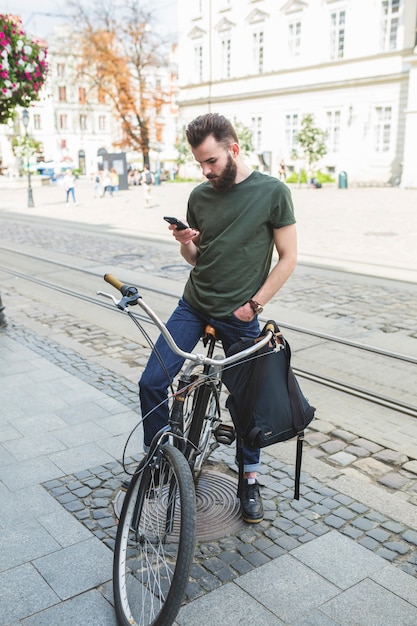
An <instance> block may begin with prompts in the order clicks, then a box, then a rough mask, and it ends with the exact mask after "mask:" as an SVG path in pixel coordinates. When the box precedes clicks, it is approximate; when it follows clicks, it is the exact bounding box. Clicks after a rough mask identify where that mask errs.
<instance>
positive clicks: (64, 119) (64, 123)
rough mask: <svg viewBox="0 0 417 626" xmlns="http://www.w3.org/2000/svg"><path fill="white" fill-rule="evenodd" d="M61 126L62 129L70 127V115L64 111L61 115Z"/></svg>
mask: <svg viewBox="0 0 417 626" xmlns="http://www.w3.org/2000/svg"><path fill="white" fill-rule="evenodd" d="M59 128H60V129H61V130H67V129H68V115H65V114H64V113H62V114H61V115H60V116H59Z"/></svg>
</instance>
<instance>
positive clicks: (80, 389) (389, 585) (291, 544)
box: [0, 181, 417, 626]
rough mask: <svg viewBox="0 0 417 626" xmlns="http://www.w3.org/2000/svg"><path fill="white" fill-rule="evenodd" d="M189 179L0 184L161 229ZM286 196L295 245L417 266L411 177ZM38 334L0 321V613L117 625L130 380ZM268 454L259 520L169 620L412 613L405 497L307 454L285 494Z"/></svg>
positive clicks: (46, 208) (141, 228)
mask: <svg viewBox="0 0 417 626" xmlns="http://www.w3.org/2000/svg"><path fill="white" fill-rule="evenodd" d="M191 188H192V185H191V184H188V183H185V184H178V185H177V184H175V185H170V184H163V185H161V186H160V187H157V188H154V196H155V202H156V203H157V204H156V205H155V206H154V207H153V208H150V209H146V208H145V207H144V198H143V193H142V190H141V189H140V188H139V189H130V190H129V191H126V192H121V193H120V196H119V197H117V198H104V199H99V198H96V199H94V198H92V197H91V196H92V185H90V183H88V182H86V181H80V182H79V185H78V188H77V195H78V198H77V199H78V205H77V206H75V207H74V206H72V205H66V204H65V203H64V202H63V197H64V194H63V190H62V188H49V187H47V188H35V189H34V199H35V204H36V206H35V208H33V209H27V208H25V207H26V198H27V195H26V193H27V192H26V189H25V188H22V189H19V190H14V191H10V190H4V189H0V212H3V213H6V214H9V213H10V214H11V215H13V214H14V213H21V214H25V215H28V218H29V219H30V216H31V215H34V214H35V215H37V216H38V215H39V216H43V217H45V218H48V219H57V218H59V220H68V221H73V220H76V221H78V222H80V223H82V224H83V225H84V226H85V228H86V229H91V228H94V225H98V224H100V225H105V226H106V227H107V228H108V231H109V232H111V233H118V232H120V233H124V234H125V233H127V234H129V235H131V236H134V237H136V236H147V237H151V238H152V237H155V238H166V239H168V238H170V237H171V235H170V233H169V231H168V230H167V226H166V224H165V223H164V222H163V220H162V217H163V215H166V214H172V215H175V216H177V217H179V218H181V217H184V216H185V206H186V198H187V196H188V193H189V191H190V189H191ZM293 196H294V201H295V206H296V213H297V219H298V231H299V240H300V250H301V260H303V259H305V260H309V261H313V262H315V263H317V264H323V265H324V266H327V267H344V268H346V269H351V270H352V271H358V272H361V273H362V272H363V273H371V274H375V275H378V276H379V275H381V276H389V277H392V278H398V279H400V280H410V281H412V282H417V255H416V252H415V250H416V239H417V211H416V206H417V191H412V190H406V191H405V190H401V189H391V188H388V189H349V190H338V189H331V188H328V189H321V190H310V189H295V190H294V192H293ZM22 207H23V208H22ZM6 316H7V310H6ZM41 339H42V338H40V337H39V336H37V335H36V334H34V333H31V332H28V331H27V329H25V328H16V329H13V332H12V330H11V328H10V327H9V328H6V329H3V330H0V375H1V379H2V385H1V387H0V406H1V407H2V410H1V413H0V497H1V500H2V503H3V508H2V518H1V521H0V528H1V531H2V532H1V538H0V555H1V556H0V593H1V597H2V603H1V606H0V626H2V625H3V626H18V625H21V626H22V625H24V626H46V625H48V626H51V625H52V626H55V625H58V624H59V625H60V626H90V625H91V626H115V624H116V619H115V616H114V611H113V607H112V604H111V603H112V591H111V576H112V573H111V567H112V551H111V549H109V548H110V547H111V541H107V539H106V538H108V537H110V539H111V537H112V533H114V520H112V519H110V518H111V516H110V509H111V505H110V506H109V502H111V494H112V493H113V492H114V490H115V489H116V488H117V486H118V485H119V484H120V477H121V475H122V468H121V466H120V463H119V459H120V456H121V450H122V449H123V445H124V442H125V440H126V436H127V434H128V433H129V432H130V430H131V428H132V427H133V425H134V424H136V422H137V413H136V410H135V404H134V400H133V398H135V399H136V393H137V388H136V386H135V385H131V386H129V385H127V383H126V388H125V389H124V390H123V392H121V391H119V390H118V386H120V381H119V382H118V379H117V377H114V378H112V376H111V374H110V373H109V372H108V371H107V370H104V369H101V368H99V367H98V366H97V365H94V364H93V363H92V362H90V361H88V360H87V359H84V358H82V357H80V356H79V355H78V354H75V353H72V352H71V351H70V350H69V349H65V348H63V347H62V346H61V347H60V348H59V347H58V346H57V344H55V343H54V341H53V338H51V339H44V340H43V341H42V340H41ZM109 380H110V383H109ZM96 381H103V382H102V384H101V385H100V384H99V383H98V382H96ZM126 390H127V391H126ZM129 394H130V396H131V397H132V401H131V402H127V401H126V396H127V395H129ZM222 454H223V453H222ZM230 454H231V453H230ZM265 456H266V464H265V466H266V467H265V474H264V475H263V476H262V481H263V483H264V485H265V486H264V487H263V491H262V493H263V496H264V498H265V506H266V520H265V524H264V527H263V528H264V530H263V531H261V530H259V529H258V528H251V527H248V526H245V527H244V528H243V529H242V530H240V531H239V532H238V533H237V534H236V536H233V537H229V538H227V540H225V542H224V544H222V545H221V546H220V548H221V549H219V547H218V545H217V544H216V545H214V543H210V542H209V543H208V544H207V546H206V547H207V553H206V557H205V558H204V559H203V560H202V562H205V563H207V567H210V568H211V570H210V571H211V572H212V576H211V575H210V573H208V570H207V569H206V570H204V571H201V570H200V569H199V568H198V566H196V568H195V571H194V577H195V580H196V581H198V582H199V584H200V589H201V588H203V589H204V590H205V593H204V595H200V596H199V597H195V599H192V600H191V601H190V602H189V603H188V604H187V605H186V606H184V607H183V608H182V609H181V611H180V613H179V616H178V619H177V624H178V625H179V626H195V625H198V624H200V623H202V622H203V621H205V620H207V619H209V620H210V624H211V626H236V624H247V623H250V624H254V625H255V626H269V625H275V624H291V625H294V626H295V625H296V626H301V625H305V626H307V624H308V625H313V624H314V625H316V626H319V625H320V626H333V625H343V626H351V625H352V624H357V625H359V626H371V625H372V626H373V625H375V626H380V625H381V624H393V625H394V624H395V626H402V625H410V626H411V625H413V626H414V625H415V624H417V577H416V572H417V569H416V566H417V555H416V547H417V516H416V514H415V506H413V505H411V504H409V503H408V502H404V500H403V499H402V496H401V492H398V493H389V492H388V491H386V490H384V489H383V488H381V487H378V486H375V485H373V484H371V483H370V482H368V481H367V479H366V478H362V479H358V478H357V477H356V476H355V475H354V473H353V472H351V471H350V470H349V469H345V470H343V468H341V469H336V468H331V467H329V466H326V465H325V464H324V463H321V462H320V461H319V460H317V459H314V458H310V457H308V456H305V458H304V461H303V479H302V484H303V492H302V493H303V495H302V498H301V500H300V501H299V502H296V501H292V500H291V495H290V494H291V488H292V476H291V471H292V469H293V460H294V453H293V449H292V447H291V444H289V445H288V446H287V444H283V445H282V446H281V445H280V447H279V448H277V452H274V450H272V449H271V451H270V452H268V453H267V454H266V455H265ZM223 458H224V459H225V460H226V461H227V458H228V457H227V456H224V457H222V459H223ZM263 458H264V457H263ZM100 481H102V482H101V483H100ZM103 485H104V486H105V489H104V490H103ZM109 494H110V495H109ZM277 497H278V502H279V511H276V510H275V508H274V507H275V504H274V502H275V499H276V498H277ZM90 499H92V500H93V506H92V513H91V518H95V521H96V525H95V526H94V527H93V525H92V519H90V518H89V517H88V518H86V515H87V511H86V509H87V504H86V503H87V502H89V501H90ZM103 499H104V500H105V502H106V503H107V504H105V505H103ZM88 506H90V505H88ZM109 520H110V521H109ZM109 524H112V525H111V526H110V529H109V528H108V525H109ZM257 533H258V534H257ZM394 563H395V564H394ZM220 581H222V582H223V583H224V584H221V583H220Z"/></svg>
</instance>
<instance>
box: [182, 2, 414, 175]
mask: <svg viewBox="0 0 417 626" xmlns="http://www.w3.org/2000/svg"><path fill="white" fill-rule="evenodd" d="M178 16H179V18H178V24H179V28H180V32H179V40H178V74H179V76H178V81H179V106H180V121H181V123H183V124H186V123H187V122H188V121H190V120H191V119H192V118H193V117H195V116H196V115H199V114H201V113H204V112H207V111H217V112H219V113H222V114H224V115H226V117H229V118H230V119H232V120H236V121H239V122H240V123H243V124H245V125H246V126H248V127H250V128H251V129H252V133H253V142H254V145H255V150H256V153H257V154H258V155H261V156H262V155H263V156H264V157H265V158H264V163H265V162H266V164H267V165H268V166H269V167H268V169H269V171H270V172H271V173H272V174H273V175H277V174H278V164H279V162H280V160H281V159H284V161H285V162H286V163H287V165H289V166H291V165H293V166H294V165H295V162H294V160H293V159H292V155H293V154H294V151H297V148H298V147H297V141H296V137H297V133H298V131H299V130H300V124H301V121H302V118H303V117H304V116H305V115H307V114H312V115H313V116H314V120H315V124H316V125H317V126H318V127H319V128H321V129H322V130H324V131H326V144H327V154H326V156H325V157H324V158H323V159H322V161H321V162H320V163H319V164H318V167H319V169H321V171H323V172H326V171H327V172H330V173H333V174H335V175H336V176H337V173H338V172H341V171H345V172H347V174H348V177H349V181H350V182H351V183H353V184H355V183H357V184H387V183H391V184H399V183H401V184H402V185H403V186H405V187H417V164H416V161H417V159H416V143H417V47H416V24H417V2H416V0H195V1H193V2H192V3H190V2H189V1H188V0H178ZM298 152H299V151H298ZM261 161H262V158H260V162H261Z"/></svg>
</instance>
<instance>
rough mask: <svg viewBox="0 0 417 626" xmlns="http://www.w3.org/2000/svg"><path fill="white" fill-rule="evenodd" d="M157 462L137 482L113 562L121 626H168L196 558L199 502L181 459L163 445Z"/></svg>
mask: <svg viewBox="0 0 417 626" xmlns="http://www.w3.org/2000/svg"><path fill="white" fill-rule="evenodd" d="M159 452H160V455H159V454H158V460H157V461H156V462H155V461H152V462H151V463H150V464H149V465H148V466H145V468H144V470H143V472H142V473H141V474H138V475H136V476H134V477H133V480H132V482H131V484H130V487H129V489H128V491H127V493H126V497H125V501H124V503H123V508H122V513H121V516H120V521H119V525H118V529H117V535H116V545H115V552H114V563H113V591H114V601H115V610H116V615H117V620H118V623H119V624H120V625H121V626H128V625H129V626H132V625H134V626H135V625H136V626H150V625H154V626H170V625H171V624H172V623H173V622H174V620H175V617H176V615H177V613H178V611H179V609H180V606H181V603H182V600H183V597H184V593H185V589H186V586H187V583H188V578H189V572H190V568H191V564H192V561H193V556H194V541H195V523H196V500H195V491H194V483H193V479H192V475H191V472H190V468H189V465H188V463H187V461H186V459H185V457H184V456H183V454H182V453H181V452H180V451H179V450H177V449H176V448H174V447H173V446H171V445H169V444H166V445H163V446H161V448H160V450H159Z"/></svg>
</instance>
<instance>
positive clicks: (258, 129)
mask: <svg viewBox="0 0 417 626" xmlns="http://www.w3.org/2000/svg"><path fill="white" fill-rule="evenodd" d="M252 141H253V146H254V148H255V151H257V152H259V151H260V150H261V148H262V117H253V118H252Z"/></svg>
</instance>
